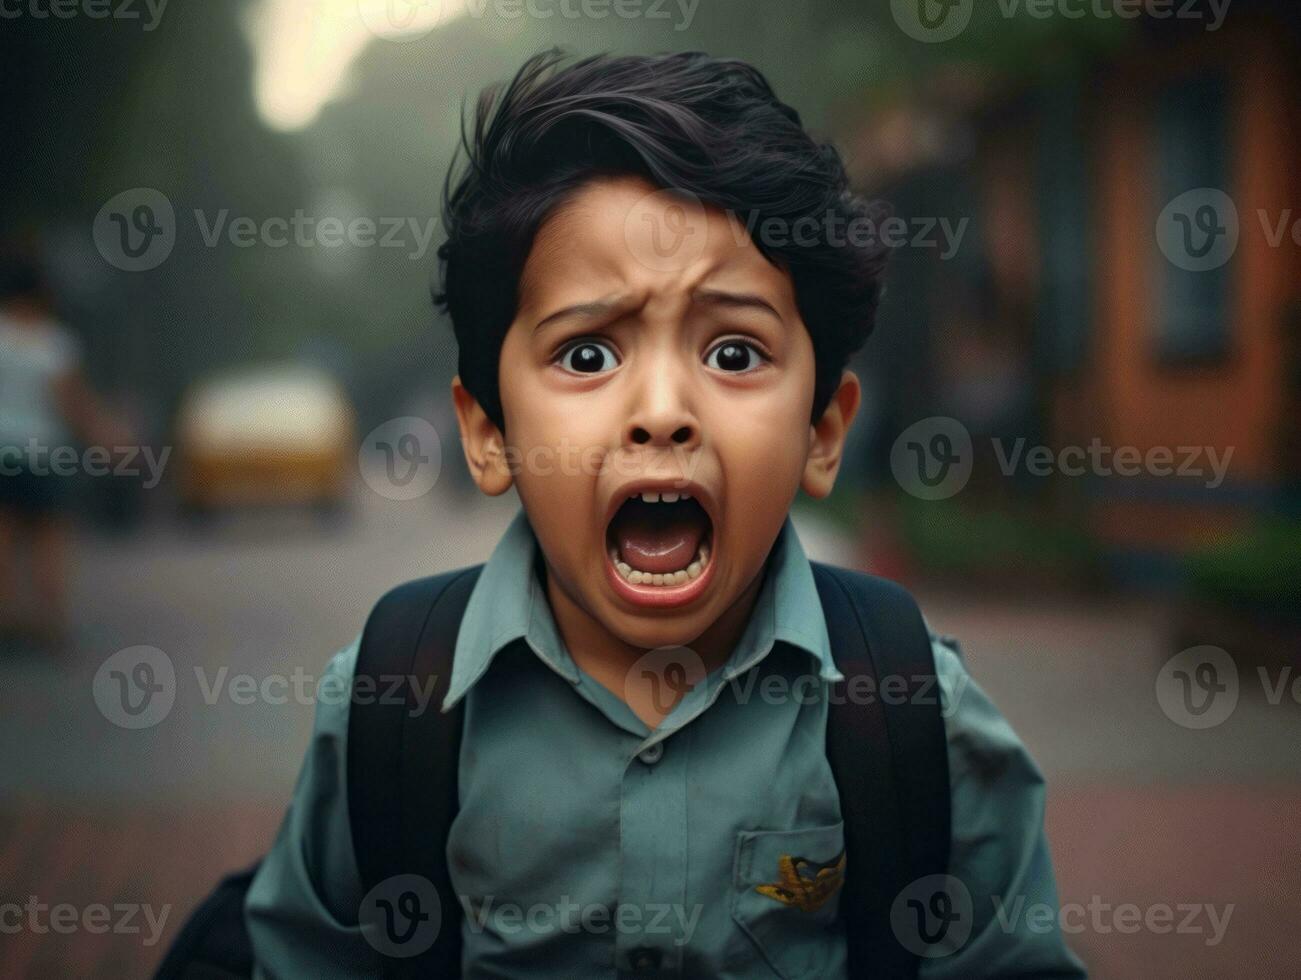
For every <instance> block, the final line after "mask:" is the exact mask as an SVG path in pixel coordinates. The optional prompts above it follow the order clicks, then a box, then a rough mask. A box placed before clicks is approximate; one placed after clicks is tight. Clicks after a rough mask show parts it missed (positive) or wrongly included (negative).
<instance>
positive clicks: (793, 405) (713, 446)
mask: <svg viewBox="0 0 1301 980" xmlns="http://www.w3.org/2000/svg"><path fill="white" fill-rule="evenodd" d="M499 381H500V391H501V403H502V410H503V414H504V416H505V423H506V433H505V436H504V437H503V435H502V433H501V432H500V431H498V430H497V428H496V426H494V425H493V424H492V423H491V422H490V421H489V420H488V419H487V417H486V416H485V415H484V413H483V412H482V410H481V409H480V408H479V406H478V405H477V403H475V402H474V400H473V398H472V397H471V396H470V395H469V394H468V392H466V391H465V389H464V388H461V387H460V385H459V382H457V383H455V384H454V396H455V400H456V403H457V410H458V416H459V419H460V423H461V429H462V438H463V442H464V444H465V447H466V452H467V457H468V458H469V462H470V466H471V470H472V471H473V472H474V474H475V477H476V480H477V482H478V483H479V485H480V487H481V488H482V489H483V490H484V491H485V492H487V493H491V494H495V493H501V492H503V491H504V490H506V489H507V488H508V487H509V486H511V484H512V483H513V484H514V485H515V486H516V487H517V488H518V491H519V495H520V498H521V500H522V502H523V505H524V509H525V511H526V512H527V514H528V518H529V523H530V524H531V526H532V527H533V530H534V532H535V533H536V535H537V537H538V540H539V543H540V544H541V547H542V551H543V553H544V555H545V557H546V561H547V566H548V574H549V575H550V576H552V577H553V579H554V581H555V584H556V585H557V586H559V588H560V589H561V590H563V592H564V594H565V597H566V598H567V599H568V600H569V601H570V602H572V604H573V605H575V606H576V607H578V608H579V609H581V610H583V611H584V612H585V613H586V614H587V616H589V617H590V618H591V619H593V620H595V621H597V622H598V623H599V624H600V625H601V626H603V627H604V629H605V630H607V631H608V632H610V633H611V634H613V635H614V636H615V637H617V638H619V639H620V640H622V641H623V642H624V643H627V644H629V645H632V646H634V647H637V648H642V649H650V648H654V647H660V646H670V645H687V644H690V643H691V642H692V641H693V640H695V639H696V638H697V637H699V636H700V635H701V634H702V633H703V632H704V631H705V630H706V629H707V628H708V627H709V626H710V625H711V624H713V623H715V622H716V621H718V620H719V619H720V617H721V616H722V615H723V614H724V613H725V612H726V611H727V610H728V609H729V608H730V607H732V605H733V604H734V603H736V601H737V600H738V598H739V597H740V596H741V595H742V593H744V592H745V591H746V589H747V588H748V587H750V586H751V585H752V584H754V583H756V582H757V576H758V575H759V573H760V571H761V570H762V568H763V564H764V560H765V559H766V557H767V555H768V553H769V551H770V549H771V547H772V545H773V542H774V540H775V539H776V536H777V534H778V532H779V531H780V529H781V526H782V522H783V521H784V520H785V518H786V515H787V512H788V511H789V509H790V506H791V502H792V501H793V499H794V497H795V493H796V491H797V489H799V487H800V486H801V485H803V487H804V488H805V490H806V491H807V492H808V493H810V494H811V495H813V496H818V497H820V496H825V495H826V494H827V493H828V492H830V490H831V486H832V482H833V481H834V479H835V473H836V469H837V467H838V465H839V460H840V452H841V448H842V446H843V441H844V435H845V430H846V428H847V426H848V424H849V421H850V420H851V419H852V416H853V414H854V411H855V409H856V408H857V404H858V384H857V381H856V379H855V378H854V376H853V375H852V374H849V373H848V372H846V373H845V376H844V379H843V380H842V382H841V386H840V390H839V391H838V392H837V394H836V397H835V398H834V399H833V401H832V405H831V407H830V408H829V409H828V411H827V413H826V415H825V416H824V417H823V419H822V420H820V421H819V423H818V424H817V425H810V423H809V418H810V415H811V412H812V407H813V385H814V356H813V345H812V341H811V339H810V337H809V334H808V331H807V330H806V329H805V327H804V324H803V321H802V320H801V318H800V315H799V312H798V310H797V308H796V302H795V292H794V288H793V286H792V283H791V279H790V276H789V275H788V274H787V273H785V272H784V271H782V270H780V269H778V268H777V267H775V266H774V265H772V264H771V263H769V262H768V261H767V260H766V259H765V258H764V257H763V255H762V254H761V253H760V252H759V250H758V249H757V248H756V247H755V246H754V244H753V243H752V242H751V241H750V238H749V236H748V235H747V234H746V232H745V229H744V228H743V227H742V226H740V225H739V224H737V223H735V222H734V221H730V220H729V219H728V217H727V216H726V215H724V214H723V213H722V212H720V211H716V210H712V209H702V208H699V207H696V206H693V205H690V204H688V205H685V206H684V205H683V204H682V203H679V202H678V200H677V199H675V198H673V197H672V196H671V195H669V194H668V193H667V192H664V191H658V192H657V189H656V188H655V187H653V186H651V185H649V184H647V183H645V182H642V181H640V180H637V179H634V178H618V179H613V178H611V179H603V180H599V181H594V182H591V183H589V184H587V185H585V186H584V188H583V189H581V190H580V191H579V192H578V193H577V194H576V195H575V196H574V197H573V198H572V199H571V200H570V201H569V202H568V203H567V204H565V205H563V206H561V207H559V208H558V209H557V210H556V211H555V212H554V213H553V215H552V216H551V217H549V218H548V220H547V221H546V222H544V223H543V225H542V227H541V228H540V229H539V231H538V234H537V237H536V239H535V242H534V245H533V248H532V251H531V252H530V254H529V257H528V260H527V262H526V264H525V268H524V273H523V276H522V278H521V283H520V299H519V308H518V311H517V314H516V317H515V319H514V321H513V322H512V324H511V326H510V329H509V331H508V333H507V335H506V337H505V341H504V343H503V346H502V351H501V360H500V366H499ZM644 493H650V494H655V493H658V494H661V495H662V494H664V493H668V494H669V495H670V497H672V496H673V495H674V494H678V495H685V494H689V495H690V497H689V499H683V497H682V496H679V497H678V499H677V500H676V501H666V500H665V499H664V498H663V496H661V497H660V499H659V501H658V502H650V501H649V500H648V499H647V497H645V496H641V495H642V494H644ZM633 495H638V499H636V500H631V499H630V497H632V496H633Z"/></svg>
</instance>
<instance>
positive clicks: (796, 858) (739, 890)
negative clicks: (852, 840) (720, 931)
mask: <svg viewBox="0 0 1301 980" xmlns="http://www.w3.org/2000/svg"><path fill="white" fill-rule="evenodd" d="M844 879H845V825H844V823H843V822H841V823H834V824H829V825H827V826H825V827H813V828H809V829H804V830H743V831H741V832H740V833H739V834H737V840H736V857H735V861H734V871H733V882H732V885H733V887H732V918H733V919H734V920H735V921H736V923H737V925H738V926H740V928H741V930H742V931H743V932H744V933H745V934H746V935H747V936H748V937H749V940H750V941H751V942H752V943H753V945H754V946H757V947H758V951H759V953H760V954H761V956H762V958H763V960H764V961H766V962H767V963H768V965H769V966H771V967H772V969H773V970H774V971H775V972H776V974H777V975H778V976H779V977H783V978H785V980H803V978H806V977H835V976H843V975H844V971H845V946H844V938H843V933H842V930H841V927H840V923H839V913H840V889H841V885H842V884H843V883H844Z"/></svg>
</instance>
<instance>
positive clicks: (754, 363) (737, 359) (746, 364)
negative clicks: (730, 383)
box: [705, 340, 763, 374]
mask: <svg viewBox="0 0 1301 980" xmlns="http://www.w3.org/2000/svg"><path fill="white" fill-rule="evenodd" d="M762 361H763V357H762V355H761V354H760V353H759V352H758V351H757V350H756V349H755V348H754V347H753V346H752V345H751V344H747V343H745V342H743V341H740V340H725V341H723V343H721V344H719V345H718V346H717V347H715V348H714V349H713V350H711V351H710V352H709V354H708V355H707V356H706V357H705V363H706V364H708V365H709V366H710V367H711V368H714V369H715V370H718V371H728V372H731V373H733V374H740V373H742V372H745V371H753V370H754V369H755V368H757V367H758V366H759V365H760V364H761V363H762Z"/></svg>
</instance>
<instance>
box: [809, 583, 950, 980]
mask: <svg viewBox="0 0 1301 980" xmlns="http://www.w3.org/2000/svg"><path fill="white" fill-rule="evenodd" d="M813 577H814V581H815V582H816V583H817V588H818V595H819V597H820V598H821V600H822V609H823V614H824V615H825V617H826V621H827V632H828V634H829V636H830V640H831V649H832V651H833V653H834V655H835V659H836V666H837V668H838V669H839V670H840V672H841V673H842V674H843V675H844V676H845V681H843V682H840V683H838V684H836V685H835V686H834V687H833V691H834V692H835V694H837V695H838V697H834V698H833V700H832V704H831V708H830V713H829V717H828V720H827V758H828V759H829V761H830V763H831V769H832V772H833V773H834V775H835V778H836V785H837V787H838V788H839V790H840V806H841V811H842V813H843V816H844V821H845V853H846V860H847V868H846V873H845V884H844V888H843V891H842V894H841V900H840V907H841V915H842V916H843V919H844V922H845V927H846V938H847V941H848V946H849V975H850V976H851V977H855V978H857V977H869V976H870V977H873V978H891V980H893V978H896V977H900V978H905V977H906V978H911V977H916V976H917V970H918V966H919V962H920V960H919V957H918V956H917V954H916V953H914V952H912V951H910V950H909V949H907V948H905V947H904V946H903V945H902V944H901V943H900V942H899V940H898V938H897V937H896V936H895V934H894V932H893V930H892V928H891V924H890V911H891V907H892V905H893V904H894V900H895V898H896V897H897V896H898V895H899V893H900V892H901V891H902V890H903V889H904V888H906V887H907V886H908V885H909V884H910V883H911V882H913V881H916V880H917V879H919V878H923V877H925V876H927V875H932V874H944V873H946V872H947V870H948V865H949V849H950V846H951V833H950V797H949V792H950V791H949V763H948V751H947V747H946V742H945V734H944V718H943V716H942V714H941V705H940V696H939V685H938V679H937V677H936V673H935V659H934V656H933V654H932V651H931V641H930V634H929V631H928V630H927V629H926V624H925V623H924V622H923V620H922V617H921V612H920V611H919V610H918V608H917V604H916V602H914V601H913V598H912V596H910V595H909V594H908V593H907V592H906V591H905V590H904V589H902V588H901V587H900V586H898V585H896V584H894V583H893V582H888V581H886V580H884V579H880V578H876V577H874V576H871V575H864V574H862V573H860V572H853V571H849V570H847V569H843V568H836V567H834V566H831V565H824V564H821V563H817V562H814V563H813ZM856 677H860V678H862V677H867V678H871V681H870V686H869V682H867V681H862V680H860V681H858V682H855V681H854V678H856ZM883 682H885V683H886V684H887V686H886V689H885V691H884V692H883V691H882V688H881V685H882V683H883ZM856 685H857V689H858V690H859V691H860V692H861V691H862V690H864V689H866V690H867V691H870V692H872V695H873V696H872V697H861V696H860V697H856V696H854V691H855V688H856ZM904 692H906V693H904ZM882 694H884V695H885V696H884V697H883V696H882Z"/></svg>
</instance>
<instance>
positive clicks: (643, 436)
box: [632, 426, 651, 445]
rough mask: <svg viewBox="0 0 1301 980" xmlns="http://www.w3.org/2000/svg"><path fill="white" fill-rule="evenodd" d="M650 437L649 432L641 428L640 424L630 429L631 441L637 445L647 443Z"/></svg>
mask: <svg viewBox="0 0 1301 980" xmlns="http://www.w3.org/2000/svg"><path fill="white" fill-rule="evenodd" d="M650 439H651V434H650V433H649V432H647V431H646V430H645V429H643V428H642V427H641V426H637V428H635V429H633V430H632V441H633V442H635V443H637V444H638V445H643V444H645V443H648V442H650Z"/></svg>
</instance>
